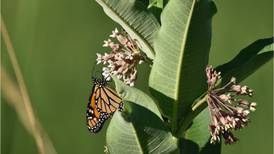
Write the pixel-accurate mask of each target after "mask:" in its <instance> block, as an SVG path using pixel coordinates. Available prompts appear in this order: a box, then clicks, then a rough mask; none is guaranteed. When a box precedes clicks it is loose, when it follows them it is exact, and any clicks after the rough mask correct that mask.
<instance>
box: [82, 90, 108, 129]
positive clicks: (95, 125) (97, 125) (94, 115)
mask: <svg viewBox="0 0 274 154" xmlns="http://www.w3.org/2000/svg"><path fill="white" fill-rule="evenodd" d="M98 90H99V89H98V86H97V85H94V87H93V90H92V93H91V96H90V98H89V103H88V106H87V111H86V118H87V127H88V129H89V131H90V132H92V133H97V132H99V131H100V130H101V129H102V127H103V125H104V122H105V121H106V120H107V119H108V118H109V115H108V114H106V113H100V112H98V110H97V107H96V103H95V101H96V99H95V97H96V93H97V92H98Z"/></svg>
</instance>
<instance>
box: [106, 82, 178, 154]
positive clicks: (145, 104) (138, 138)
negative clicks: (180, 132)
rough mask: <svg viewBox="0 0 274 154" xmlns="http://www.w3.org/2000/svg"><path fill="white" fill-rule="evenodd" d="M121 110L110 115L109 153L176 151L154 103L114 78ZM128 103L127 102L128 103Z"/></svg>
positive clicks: (175, 140)
mask: <svg viewBox="0 0 274 154" xmlns="http://www.w3.org/2000/svg"><path fill="white" fill-rule="evenodd" d="M114 81H115V84H116V90H117V92H118V94H119V95H120V96H121V97H122V98H123V101H124V104H125V110H124V111H123V112H122V113H121V112H117V113H115V114H114V116H113V118H112V120H111V122H110V124H109V127H108V130H107V145H108V149H109V151H110V153H114V154H116V153H117V154H120V153H121V154H122V153H132V154H135V153H138V154H139V153H155V154H157V153H170V152H172V151H176V149H177V139H176V138H175V137H173V136H172V135H171V133H170V132H169V131H168V129H167V128H166V127H165V125H164V123H163V121H162V119H161V115H160V112H159V111H158V109H157V106H156V104H155V103H154V101H153V100H152V99H151V98H150V97H149V96H148V95H146V94H145V93H143V92H142V91H141V90H138V89H136V88H134V87H129V86H127V85H125V84H124V83H123V82H121V81H120V80H118V79H116V78H114ZM128 101H130V102H128Z"/></svg>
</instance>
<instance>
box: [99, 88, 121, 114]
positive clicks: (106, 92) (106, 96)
mask: <svg viewBox="0 0 274 154" xmlns="http://www.w3.org/2000/svg"><path fill="white" fill-rule="evenodd" d="M95 105H96V109H97V111H99V112H100V113H106V114H108V115H109V116H111V115H113V113H114V112H115V111H116V110H117V109H118V110H122V109H123V102H122V99H121V98H120V97H119V96H118V94H117V93H116V92H115V91H114V90H112V89H111V88H109V87H107V86H101V87H98V89H97V91H96V94H95Z"/></svg>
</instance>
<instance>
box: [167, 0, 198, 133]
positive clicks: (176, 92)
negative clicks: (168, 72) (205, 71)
mask: <svg viewBox="0 0 274 154" xmlns="http://www.w3.org/2000/svg"><path fill="white" fill-rule="evenodd" d="M195 3H196V0H192V5H191V9H190V12H189V17H188V19H187V24H186V28H185V32H184V35H183V41H182V44H181V48H180V49H181V50H180V53H181V54H180V57H179V60H180V61H179V66H178V67H177V72H178V73H177V75H176V81H177V84H176V88H175V103H174V105H173V111H174V114H173V118H172V130H173V131H176V130H175V129H176V128H177V115H178V109H179V108H178V104H179V103H180V102H179V89H180V84H179V82H180V78H181V71H182V69H181V67H182V65H183V58H184V51H185V47H186V46H185V45H186V41H187V35H188V30H189V27H190V22H191V19H192V14H193V10H194V6H195Z"/></svg>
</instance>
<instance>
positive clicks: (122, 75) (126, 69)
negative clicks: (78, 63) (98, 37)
mask: <svg viewBox="0 0 274 154" xmlns="http://www.w3.org/2000/svg"><path fill="white" fill-rule="evenodd" d="M109 37H110V38H112V39H113V40H115V41H112V40H111V39H108V40H106V41H104V44H103V47H108V48H110V49H111V52H110V53H105V54H104V55H101V54H99V53H97V59H96V61H97V64H100V63H102V64H103V65H107V66H105V67H103V73H102V75H103V76H104V78H105V79H106V80H110V76H111V75H114V76H116V77H117V78H118V79H120V80H122V81H123V82H124V83H126V84H127V85H129V86H134V82H135V80H136V79H137V65H138V64H141V63H142V62H143V61H145V60H146V59H147V57H146V55H145V54H144V53H142V52H141V50H140V48H139V47H138V45H137V42H136V41H135V40H133V39H132V38H131V37H130V36H129V35H128V34H127V33H126V32H125V31H121V32H119V31H118V29H117V28H116V29H115V30H113V31H112V34H111V35H110V36H109Z"/></svg>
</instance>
